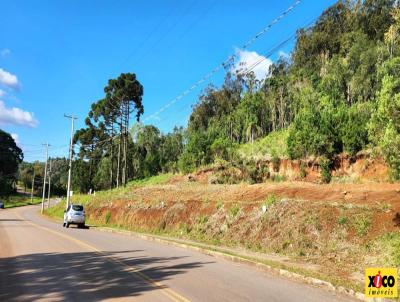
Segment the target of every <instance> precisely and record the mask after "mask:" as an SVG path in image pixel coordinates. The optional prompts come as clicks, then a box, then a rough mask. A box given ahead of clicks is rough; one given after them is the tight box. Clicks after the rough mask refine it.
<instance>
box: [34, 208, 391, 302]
mask: <svg viewBox="0 0 400 302" xmlns="http://www.w3.org/2000/svg"><path fill="white" fill-rule="evenodd" d="M41 216H42V217H45V218H47V219H48V220H52V221H61V219H59V218H56V217H52V216H48V215H41ZM92 227H93V228H94V229H96V230H98V231H101V232H107V233H115V234H121V235H126V236H131V237H136V238H140V239H143V240H147V241H154V242H158V243H161V244H165V245H171V246H175V247H180V248H184V249H188V250H193V251H197V252H199V253H202V254H205V255H208V256H212V257H215V258H220V259H225V260H229V261H232V262H236V263H243V264H246V265H250V266H252V267H255V268H257V269H260V270H263V271H267V272H272V273H275V274H277V275H280V276H282V277H285V278H288V279H292V280H296V281H299V282H302V283H306V284H309V285H313V286H316V287H319V288H323V289H326V290H328V291H331V292H335V293H337V294H341V295H347V296H349V297H352V298H355V299H358V300H360V301H366V302H391V301H393V300H388V299H384V298H368V297H366V296H365V294H363V293H361V292H358V291H355V290H353V289H350V288H346V287H344V286H335V285H333V284H332V283H331V282H328V281H325V280H322V279H318V278H315V277H310V276H306V275H302V274H299V273H295V272H292V271H290V270H287V269H282V268H276V267H273V266H271V265H268V264H266V263H263V262H260V261H257V260H256V259H250V258H249V257H246V256H243V255H240V254H239V253H236V254H232V253H228V252H227V251H224V250H223V248H220V247H217V246H212V247H206V246H204V245H203V244H201V243H198V244H196V243H189V242H187V243H182V242H179V241H178V240H177V239H175V238H170V237H165V236H159V235H153V234H144V233H138V232H134V231H128V230H118V229H115V228H112V227H104V226H95V225H94V226H92ZM271 262H275V261H273V260H271ZM276 264H279V262H276Z"/></svg>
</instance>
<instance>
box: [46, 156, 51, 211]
mask: <svg viewBox="0 0 400 302" xmlns="http://www.w3.org/2000/svg"><path fill="white" fill-rule="evenodd" d="M48 177H49V189H48V191H47V208H48V209H49V208H50V190H51V158H50V160H49V176H48Z"/></svg>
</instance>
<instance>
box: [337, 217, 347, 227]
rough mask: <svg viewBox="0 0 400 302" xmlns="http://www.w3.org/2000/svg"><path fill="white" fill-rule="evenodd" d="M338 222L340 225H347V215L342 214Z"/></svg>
mask: <svg viewBox="0 0 400 302" xmlns="http://www.w3.org/2000/svg"><path fill="white" fill-rule="evenodd" d="M338 223H339V224H340V225H345V224H347V217H345V216H340V217H339V218H338Z"/></svg>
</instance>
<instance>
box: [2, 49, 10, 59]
mask: <svg viewBox="0 0 400 302" xmlns="http://www.w3.org/2000/svg"><path fill="white" fill-rule="evenodd" d="M9 54H11V50H9V49H8V48H4V49H2V50H1V51H0V56H2V57H3V58H5V57H7V56H8V55H9Z"/></svg>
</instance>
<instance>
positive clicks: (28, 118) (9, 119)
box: [0, 100, 39, 128]
mask: <svg viewBox="0 0 400 302" xmlns="http://www.w3.org/2000/svg"><path fill="white" fill-rule="evenodd" d="M1 124H5V125H20V126H27V127H31V128H33V127H36V126H37V125H38V124H39V122H38V120H37V119H35V117H34V114H33V113H32V112H28V111H24V110H22V109H20V108H16V107H13V108H7V107H6V105H5V104H4V102H3V101H1V100H0V125H1Z"/></svg>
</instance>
